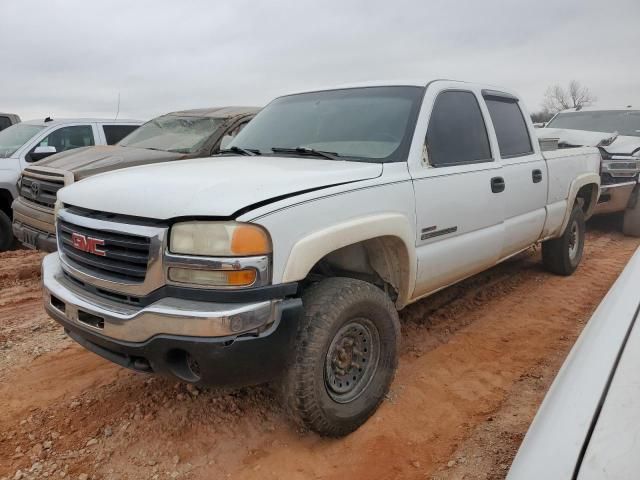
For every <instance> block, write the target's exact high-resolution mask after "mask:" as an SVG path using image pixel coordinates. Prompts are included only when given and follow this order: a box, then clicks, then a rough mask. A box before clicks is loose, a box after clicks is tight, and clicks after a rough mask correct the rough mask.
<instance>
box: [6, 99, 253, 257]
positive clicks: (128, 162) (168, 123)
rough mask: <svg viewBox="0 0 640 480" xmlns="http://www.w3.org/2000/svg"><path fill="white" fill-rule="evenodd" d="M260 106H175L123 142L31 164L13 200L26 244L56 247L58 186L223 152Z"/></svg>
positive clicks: (16, 221)
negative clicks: (92, 177) (174, 108)
mask: <svg viewBox="0 0 640 480" xmlns="http://www.w3.org/2000/svg"><path fill="white" fill-rule="evenodd" d="M257 111H258V108H255V107H220V108H203V109H197V110H184V111H179V112H172V113H168V114H166V115H162V116H160V117H157V118H154V119H153V120H150V121H149V122H147V123H145V124H144V125H142V126H141V127H140V128H139V129H138V130H136V131H135V132H133V133H132V134H131V135H129V136H127V137H126V138H124V139H122V140H121V141H120V142H119V143H118V144H117V145H112V146H99V147H91V148H82V149H78V150H74V151H72V152H65V153H61V154H59V155H55V156H53V157H51V158H48V159H47V160H44V161H42V162H39V163H38V164H37V165H34V166H30V167H28V168H26V169H25V170H24V172H23V174H22V177H21V181H20V185H21V186H20V197H19V198H18V199H17V200H16V201H15V202H14V204H13V232H14V235H15V236H16V238H17V239H18V240H19V241H20V242H22V244H23V245H25V246H26V247H30V248H38V249H41V250H44V251H49V252H51V251H54V250H55V249H56V233H55V226H54V216H53V210H54V205H55V202H56V193H57V191H58V190H59V189H60V188H62V187H63V186H65V185H69V184H71V183H73V182H77V181H79V180H82V179H83V178H87V177H90V176H91V175H95V174H97V173H103V172H108V171H111V170H118V169H120V168H126V167H133V166H136V165H146V164H150V163H162V162H169V161H172V160H183V159H185V158H195V157H208V156H210V155H213V154H215V153H218V151H219V150H220V148H221V146H222V147H224V146H225V145H226V144H227V143H228V142H229V141H231V139H232V138H233V137H234V136H235V135H236V134H237V133H238V132H239V131H240V130H242V128H243V127H244V126H245V125H246V124H247V123H248V122H249V121H250V120H251V119H252V118H253V116H254V115H255V114H256V112H257Z"/></svg>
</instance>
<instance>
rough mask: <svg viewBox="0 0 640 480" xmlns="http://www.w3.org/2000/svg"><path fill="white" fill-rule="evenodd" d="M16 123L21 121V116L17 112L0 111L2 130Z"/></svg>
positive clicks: (0, 128) (0, 129) (0, 126)
mask: <svg viewBox="0 0 640 480" xmlns="http://www.w3.org/2000/svg"><path fill="white" fill-rule="evenodd" d="M16 123H20V117H19V116H18V115H16V114H15V113H0V132H1V131H2V130H4V129H5V128H9V127H10V126H11V125H15V124H16Z"/></svg>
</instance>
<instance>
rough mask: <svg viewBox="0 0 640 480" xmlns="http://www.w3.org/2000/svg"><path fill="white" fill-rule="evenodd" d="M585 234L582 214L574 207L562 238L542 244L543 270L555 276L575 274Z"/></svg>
mask: <svg viewBox="0 0 640 480" xmlns="http://www.w3.org/2000/svg"><path fill="white" fill-rule="evenodd" d="M585 233H586V227H585V220H584V212H583V211H582V208H580V206H579V205H574V206H573V210H572V211H571V216H570V217H569V223H567V227H566V228H565V230H564V233H563V234H562V236H561V237H559V238H554V239H552V240H547V241H546V242H544V243H543V244H542V263H543V264H544V266H545V268H546V269H547V270H549V271H550V272H552V273H555V274H557V275H565V276H568V275H571V274H572V273H573V272H575V271H576V268H578V265H580V260H582V252H583V250H584V238H585Z"/></svg>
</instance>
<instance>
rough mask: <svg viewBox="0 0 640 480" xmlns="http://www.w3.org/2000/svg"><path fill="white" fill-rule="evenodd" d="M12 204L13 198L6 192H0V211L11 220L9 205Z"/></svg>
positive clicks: (11, 214)
mask: <svg viewBox="0 0 640 480" xmlns="http://www.w3.org/2000/svg"><path fill="white" fill-rule="evenodd" d="M12 203H13V196H12V195H11V192H9V191H8V190H0V211H2V212H4V213H6V214H7V216H8V217H9V218H13V213H12V210H11V204H12Z"/></svg>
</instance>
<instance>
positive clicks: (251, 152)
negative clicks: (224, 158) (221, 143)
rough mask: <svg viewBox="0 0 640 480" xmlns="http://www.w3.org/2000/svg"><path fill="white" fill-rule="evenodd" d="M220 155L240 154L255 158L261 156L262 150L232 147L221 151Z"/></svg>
mask: <svg viewBox="0 0 640 480" xmlns="http://www.w3.org/2000/svg"><path fill="white" fill-rule="evenodd" d="M219 153H239V154H240V155H248V156H250V157H254V156H256V155H260V150H258V149H257V148H240V147H235V146H234V147H230V148H225V149H222V150H220V152H219Z"/></svg>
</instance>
